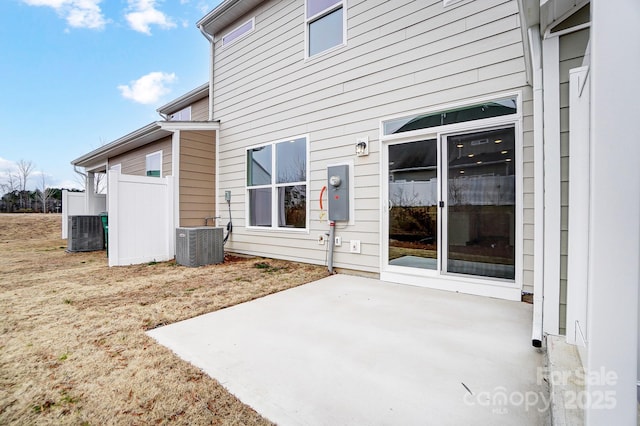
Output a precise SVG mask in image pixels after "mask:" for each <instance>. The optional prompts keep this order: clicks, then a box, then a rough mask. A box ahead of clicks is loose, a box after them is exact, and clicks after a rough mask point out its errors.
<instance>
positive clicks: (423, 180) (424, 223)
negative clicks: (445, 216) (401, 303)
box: [388, 139, 438, 269]
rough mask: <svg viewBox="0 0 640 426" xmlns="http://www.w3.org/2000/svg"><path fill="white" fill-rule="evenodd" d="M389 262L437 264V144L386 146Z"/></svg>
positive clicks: (429, 266)
mask: <svg viewBox="0 0 640 426" xmlns="http://www.w3.org/2000/svg"><path fill="white" fill-rule="evenodd" d="M388 226H389V228H388V229H389V244H388V247H389V248H388V250H389V251H388V254H389V265H396V266H407V267H412V268H421V269H437V267H438V261H437V259H438V145H437V142H436V140H435V139H431V140H424V141H417V142H408V143H402V144H397V145H390V146H389V223H388Z"/></svg>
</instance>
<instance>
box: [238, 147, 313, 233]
mask: <svg viewBox="0 0 640 426" xmlns="http://www.w3.org/2000/svg"><path fill="white" fill-rule="evenodd" d="M308 151H309V145H308V138H307V137H306V136H298V137H295V138H293V139H287V140H283V141H278V142H273V143H269V144H266V145H261V146H257V147H253V148H249V149H248V150H247V204H248V207H247V212H248V220H247V224H248V226H250V227H262V228H272V229H292V228H293V229H295V228H299V229H305V228H306V227H307V188H308V180H309V177H308V168H307V156H308V155H307V153H308Z"/></svg>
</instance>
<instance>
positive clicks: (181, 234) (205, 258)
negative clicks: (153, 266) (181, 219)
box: [176, 226, 224, 266]
mask: <svg viewBox="0 0 640 426" xmlns="http://www.w3.org/2000/svg"><path fill="white" fill-rule="evenodd" d="M223 234H224V232H223V230H222V228H214V227H211V226H198V227H189V228H176V263H178V264H179V265H183V266H203V265H212V264H215V263H222V262H223V261H224V243H223V239H224V237H223Z"/></svg>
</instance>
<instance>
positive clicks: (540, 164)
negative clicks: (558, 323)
mask: <svg viewBox="0 0 640 426" xmlns="http://www.w3.org/2000/svg"><path fill="white" fill-rule="evenodd" d="M527 31H528V34H529V37H528V38H529V51H530V52H531V65H532V68H533V72H532V77H533V78H532V80H533V81H532V83H533V147H534V148H533V152H534V154H533V155H534V177H535V179H534V191H535V195H534V206H535V213H534V219H535V234H534V267H533V270H534V274H533V325H532V333H531V334H532V335H531V344H532V345H533V346H535V347H537V348H539V347H541V346H542V342H543V337H544V336H543V331H542V330H543V322H544V318H543V305H544V133H543V131H544V120H543V113H544V108H543V97H542V95H543V93H542V43H541V40H540V29H539V27H538V26H537V25H535V26H532V27H530V28H529V29H528V30H527Z"/></svg>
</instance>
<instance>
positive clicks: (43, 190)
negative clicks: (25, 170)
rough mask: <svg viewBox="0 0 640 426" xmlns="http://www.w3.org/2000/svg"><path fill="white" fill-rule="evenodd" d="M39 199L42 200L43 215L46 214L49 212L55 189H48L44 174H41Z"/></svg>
mask: <svg viewBox="0 0 640 426" xmlns="http://www.w3.org/2000/svg"><path fill="white" fill-rule="evenodd" d="M38 190H39V191H38V192H39V193H38V198H39V199H40V202H41V203H42V213H46V212H47V206H48V204H49V201H50V200H51V198H52V196H53V194H54V192H55V189H53V188H47V178H46V176H45V174H44V172H40V188H38Z"/></svg>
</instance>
